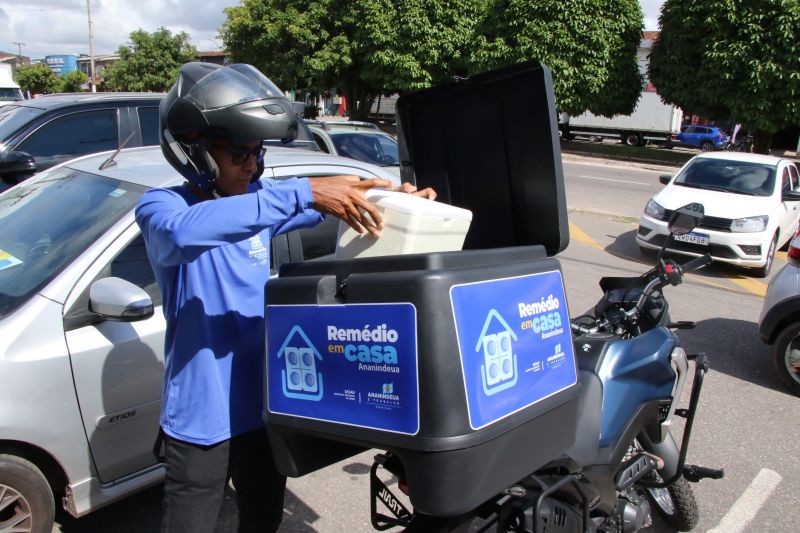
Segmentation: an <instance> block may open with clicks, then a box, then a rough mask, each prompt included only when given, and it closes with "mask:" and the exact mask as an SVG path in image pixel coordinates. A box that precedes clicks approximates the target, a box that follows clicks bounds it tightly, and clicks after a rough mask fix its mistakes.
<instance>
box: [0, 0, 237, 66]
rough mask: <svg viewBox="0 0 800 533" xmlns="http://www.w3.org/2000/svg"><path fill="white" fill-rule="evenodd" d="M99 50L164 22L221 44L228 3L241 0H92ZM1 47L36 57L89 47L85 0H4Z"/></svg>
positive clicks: (207, 44)
mask: <svg viewBox="0 0 800 533" xmlns="http://www.w3.org/2000/svg"><path fill="white" fill-rule="evenodd" d="M90 1H91V11H92V33H93V40H92V41H93V49H94V53H95V54H108V53H113V52H115V51H116V50H117V48H119V46H120V45H122V44H125V42H126V41H128V37H129V35H130V33H131V32H132V31H134V30H137V29H139V28H141V29H143V30H145V31H148V32H153V31H155V30H157V29H158V28H159V27H161V26H163V27H165V28H167V29H168V30H170V31H172V32H173V33H176V32H179V31H185V32H186V33H188V34H189V36H190V38H191V42H192V44H194V45H195V46H196V47H197V48H198V49H199V50H218V49H220V48H221V46H222V42H221V41H220V40H218V39H217V38H216V37H217V33H218V30H219V28H220V26H222V23H223V22H224V21H225V14H224V13H223V11H222V10H223V9H224V8H226V7H229V6H232V5H238V4H239V1H238V0H204V1H202V2H198V1H197V0H90ZM0 24H1V25H2V26H4V27H5V28H6V31H4V32H3V34H2V35H1V36H0V51H3V52H9V53H16V52H17V51H18V50H19V47H18V46H17V45H16V44H14V43H15V42H18V43H20V42H21V43H25V44H24V45H23V46H22V53H23V54H24V55H26V56H30V57H33V58H40V57H44V56H45V55H48V54H73V53H75V54H87V53H89V23H88V16H87V9H86V0H4V2H3V6H2V7H0Z"/></svg>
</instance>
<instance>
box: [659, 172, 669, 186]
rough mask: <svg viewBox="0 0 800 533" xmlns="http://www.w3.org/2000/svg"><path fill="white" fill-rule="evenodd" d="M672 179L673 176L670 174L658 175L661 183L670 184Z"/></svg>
mask: <svg viewBox="0 0 800 533" xmlns="http://www.w3.org/2000/svg"><path fill="white" fill-rule="evenodd" d="M671 179H672V176H669V175H667V174H664V175H662V176H659V177H658V181H659V182H660V183H662V184H664V185H666V184H668V183H669V180H671Z"/></svg>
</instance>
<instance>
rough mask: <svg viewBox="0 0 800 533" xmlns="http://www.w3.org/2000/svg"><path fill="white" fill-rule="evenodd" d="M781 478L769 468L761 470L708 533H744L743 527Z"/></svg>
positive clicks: (754, 514) (753, 516)
mask: <svg viewBox="0 0 800 533" xmlns="http://www.w3.org/2000/svg"><path fill="white" fill-rule="evenodd" d="M781 479H782V478H781V476H780V474H778V473H777V472H774V471H772V470H770V469H769V468H762V469H761V471H760V472H759V473H758V475H757V476H756V477H755V478H754V479H753V481H751V482H750V485H748V486H747V488H746V489H745V491H744V492H743V493H742V495H741V496H739V499H738V500H736V503H734V504H733V507H731V508H730V509H729V510H728V512H727V513H725V516H723V517H722V520H720V522H719V524H717V527H715V528H712V529H709V530H708V533H740V532H742V531H745V526H747V524H749V523H750V521H751V520H752V519H753V518H755V516H756V514H757V513H758V510H759V509H760V508H761V506H762V505H764V502H765V501H767V498H769V496H770V494H772V491H773V490H775V487H777V486H778V483H780V482H781Z"/></svg>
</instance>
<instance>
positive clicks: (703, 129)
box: [675, 126, 728, 152]
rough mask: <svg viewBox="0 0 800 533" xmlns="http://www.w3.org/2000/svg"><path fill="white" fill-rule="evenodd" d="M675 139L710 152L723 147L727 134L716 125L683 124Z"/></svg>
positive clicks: (726, 140)
mask: <svg viewBox="0 0 800 533" xmlns="http://www.w3.org/2000/svg"><path fill="white" fill-rule="evenodd" d="M675 141H676V142H678V143H680V144H683V145H686V146H694V147H695V148H700V150H702V151H704V152H710V151H712V150H719V149H721V148H723V147H724V146H725V143H727V142H728V134H727V133H725V132H724V131H722V130H721V129H719V128H718V127H716V126H684V127H682V128H681V132H680V133H679V134H678V136H677V138H676V139H675Z"/></svg>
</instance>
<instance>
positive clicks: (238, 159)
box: [214, 143, 266, 165]
mask: <svg viewBox="0 0 800 533" xmlns="http://www.w3.org/2000/svg"><path fill="white" fill-rule="evenodd" d="M214 148H216V149H218V150H224V151H226V152H228V153H229V154H231V162H232V163H233V164H234V165H244V164H245V162H246V161H247V160H248V159H250V156H253V157H255V158H256V161H258V160H259V159H262V158H263V157H264V152H265V151H266V150H265V149H264V145H263V144H261V143H259V144H258V146H255V147H253V148H244V147H241V146H232V147H226V148H223V147H221V146H215V147H214Z"/></svg>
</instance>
